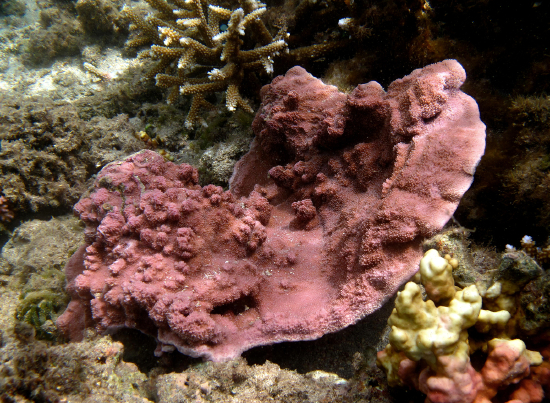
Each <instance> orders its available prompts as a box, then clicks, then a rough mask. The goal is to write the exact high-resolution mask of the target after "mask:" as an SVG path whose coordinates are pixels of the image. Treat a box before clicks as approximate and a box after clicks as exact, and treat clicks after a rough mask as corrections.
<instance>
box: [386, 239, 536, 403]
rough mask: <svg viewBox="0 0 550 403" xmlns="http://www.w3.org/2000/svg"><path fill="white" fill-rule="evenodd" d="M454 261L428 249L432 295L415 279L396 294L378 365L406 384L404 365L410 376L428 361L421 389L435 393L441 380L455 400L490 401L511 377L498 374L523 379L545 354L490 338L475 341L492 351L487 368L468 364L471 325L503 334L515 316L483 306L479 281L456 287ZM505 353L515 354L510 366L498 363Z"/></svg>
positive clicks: (424, 270)
mask: <svg viewBox="0 0 550 403" xmlns="http://www.w3.org/2000/svg"><path fill="white" fill-rule="evenodd" d="M456 266H457V262H456V261H453V259H451V258H450V257H449V256H447V257H446V258H442V257H441V256H440V255H439V253H438V252H437V251H436V250H433V249H432V250H429V251H427V252H426V253H425V255H424V257H423V258H422V260H421V262H420V277H421V282H422V284H423V285H424V287H425V289H426V293H427V294H428V297H429V298H431V299H428V300H426V301H424V300H423V299H422V290H421V288H420V286H419V285H418V284H416V283H413V282H409V283H407V284H406V285H405V288H404V289H403V291H401V292H399V293H398V294H397V299H396V301H395V308H394V310H393V312H392V314H391V316H390V318H389V320H388V323H389V324H390V326H391V332H390V335H389V341H390V344H388V346H387V347H386V348H385V349H384V350H383V351H381V352H379V353H378V365H379V366H380V367H382V368H383V369H384V370H385V371H386V373H387V375H388V383H389V384H390V385H391V386H395V385H399V384H402V379H401V377H400V376H399V374H400V373H401V372H400V370H401V371H404V372H402V373H403V374H407V375H406V376H408V377H410V376H411V374H412V373H413V372H414V373H417V372H418V374H417V376H418V375H419V373H420V372H421V371H422V368H424V367H425V366H428V367H429V368H430V370H431V372H430V376H429V378H427V379H426V384H425V386H424V389H422V390H423V391H426V393H427V394H428V396H430V394H432V395H437V393H439V392H438V390H439V388H440V387H441V386H442V385H451V386H452V387H451V389H450V390H456V391H457V392H456V393H457V397H456V399H457V400H456V401H457V402H473V401H474V400H475V398H476V395H477V397H478V398H480V399H481V400H479V401H485V402H489V401H490V400H489V398H491V397H492V396H494V395H495V394H496V393H497V389H498V388H499V387H504V386H506V385H507V383H506V382H507V381H506V379H507V378H506V379H505V378H503V379H500V378H498V377H506V376H511V374H515V375H514V376H517V377H518V379H521V378H523V377H525V376H526V375H528V373H529V366H530V365H539V364H540V363H541V362H542V357H541V355H540V354H539V353H537V352H533V351H529V350H527V349H526V348H525V343H524V342H523V341H521V340H518V339H516V340H509V339H506V338H493V339H492V340H490V341H488V342H481V343H478V342H474V343H473V344H474V345H475V347H476V348H481V349H483V350H484V351H486V352H487V353H488V358H487V362H486V365H485V366H484V369H483V370H482V371H481V372H480V373H477V372H475V370H474V369H473V368H472V366H471V364H470V353H471V351H472V347H473V346H471V345H470V339H469V334H468V330H467V329H468V328H470V327H472V326H474V325H475V326H476V329H477V330H478V331H480V332H489V331H493V330H494V329H495V328H496V329H497V330H500V331H501V333H502V336H504V337H505V334H504V332H503V331H502V330H503V329H504V328H505V326H506V324H507V322H508V321H509V320H510V316H511V315H510V313H509V312H508V311H506V310H500V311H497V312H492V311H487V310H483V309H481V306H482V299H481V296H480V293H479V291H478V289H477V287H476V286H475V285H470V286H468V287H466V288H464V289H462V290H461V289H460V288H459V287H456V286H455V285H454V280H453V278H452V268H453V267H456ZM487 291H488V292H489V291H491V290H487ZM495 292H496V290H495ZM489 294H491V292H489ZM497 294H499V293H498V292H497ZM434 300H436V301H437V302H434ZM436 303H437V306H436ZM496 349H499V350H498V351H497V350H496ZM506 354H508V355H507V357H509V358H510V357H511V358H510V360H511V361H510V364H509V365H510V366H511V367H510V368H507V367H506V366H503V365H500V364H498V363H499V362H500V361H499V360H500V359H501V358H502V357H504V356H505V355H506ZM409 360H410V361H409ZM514 360H516V361H517V362H516V361H514ZM411 362H412V364H411ZM414 362H416V363H419V364H414ZM498 365H500V366H498ZM516 367H517V368H521V369H522V370H521V371H516V372H517V374H516V372H514V371H515V369H514V368H516ZM404 368H405V369H404ZM517 368H516V369H517ZM492 377H497V378H498V379H497V378H495V379H493V378H492ZM476 379H477V380H476ZM510 379H511V378H510ZM476 382H477V386H475V387H474V384H476ZM476 388H477V389H476ZM447 392H449V390H447ZM447 392H446V393H447ZM453 393H455V392H453ZM485 398H486V400H483V399H485ZM426 401H427V402H428V401H431V400H430V399H429V398H428V399H427V400H426ZM475 401H478V400H475Z"/></svg>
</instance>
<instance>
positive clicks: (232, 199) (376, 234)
mask: <svg viewBox="0 0 550 403" xmlns="http://www.w3.org/2000/svg"><path fill="white" fill-rule="evenodd" d="M464 79H465V72H464V70H463V69H462V67H461V66H460V64H458V62H456V61H454V60H447V61H444V62H441V63H438V64H435V65H431V66H427V67H425V68H423V69H420V70H416V71H414V72H413V73H412V74H411V75H409V76H406V77H404V78H403V79H400V80H397V81H395V82H394V83H392V84H391V85H390V86H389V88H388V92H386V91H384V90H383V89H382V87H381V86H380V85H379V84H378V83H375V82H371V83H368V84H362V85H360V86H359V87H358V88H357V89H356V90H355V91H354V92H353V93H352V94H349V95H347V94H343V93H341V92H339V91H338V90H337V89H336V87H333V86H329V85H325V84H323V83H322V82H321V81H320V80H318V79H316V78H315V77H313V76H311V75H310V74H308V73H307V72H306V71H305V70H304V69H302V68H299V67H295V68H293V69H291V70H289V71H288V72H287V74H286V75H285V76H280V77H278V78H276V79H275V80H273V83H272V84H271V85H269V86H266V87H264V88H263V89H262V97H263V103H262V107H261V108H260V111H259V112H258V114H257V116H256V119H255V121H254V123H253V128H254V131H255V134H256V137H255V140H254V142H253V144H252V148H251V150H250V151H249V153H248V154H246V155H245V156H244V157H243V158H241V160H240V161H239V162H238V163H237V165H236V168H235V172H234V175H233V178H232V181H231V184H230V187H231V189H230V191H224V190H223V189H222V188H220V187H216V186H213V185H207V186H204V187H201V186H199V185H198V174H197V171H196V170H195V169H194V168H192V167H191V166H189V165H176V164H174V163H172V162H166V161H165V160H164V158H162V157H161V156H160V155H158V154H156V153H154V152H152V151H143V152H141V153H138V154H134V155H133V156H131V157H129V158H127V159H126V160H125V161H121V162H115V163H111V164H109V165H107V166H106V167H105V168H103V169H102V171H101V172H100V173H99V174H98V176H97V179H96V181H95V184H94V186H93V188H92V189H91V190H90V192H89V194H87V195H86V196H85V197H83V198H82V199H81V200H80V201H79V202H78V204H77V205H76V206H75V211H76V213H77V214H78V215H79V216H80V218H81V219H82V220H83V221H84V223H85V224H86V230H85V233H86V242H87V245H86V247H83V248H81V249H80V250H79V251H78V252H77V253H76V254H75V255H74V256H73V257H72V258H71V260H70V262H69V263H68V264H67V266H66V275H67V280H68V283H69V287H68V290H69V292H70V294H71V297H72V301H71V303H70V305H69V308H68V309H67V311H66V312H65V313H64V314H63V315H62V316H61V317H60V318H59V320H58V322H57V323H58V325H59V326H60V328H61V329H62V330H63V331H64V333H65V334H67V335H69V336H71V337H72V338H73V339H76V338H78V337H79V332H80V336H81V330H82V329H81V328H80V329H79V325H82V326H95V327H96V328H97V329H99V330H100V331H108V330H112V329H117V328H120V327H124V326H126V327H132V328H136V329H139V330H141V331H143V332H145V333H148V334H151V335H153V336H154V337H156V339H157V340H158V342H159V346H158V348H159V350H158V351H159V352H160V351H166V350H170V349H174V348H177V349H178V350H179V351H181V352H183V353H185V354H189V355H193V356H203V357H205V358H208V359H212V360H217V361H220V360H224V359H229V358H234V357H236V356H238V355H239V354H240V353H241V352H243V351H244V350H246V349H248V348H251V347H254V346H258V345H263V344H270V343H276V342H281V341H285V340H308V339H314V338H318V337H320V336H322V335H323V334H325V333H329V332H334V331H337V330H339V329H342V328H344V327H346V326H348V325H350V324H352V323H355V322H357V321H358V320H359V319H361V318H362V317H364V316H365V315H367V314H370V313H372V312H374V311H375V310H376V309H378V308H379V307H380V306H381V305H382V304H383V303H384V302H385V301H386V300H387V299H388V298H390V297H391V296H392V295H393V294H394V293H395V292H396V291H397V289H398V288H399V287H400V285H401V284H403V283H404V282H405V281H407V280H408V279H409V278H410V277H411V276H412V275H413V274H414V272H416V270H417V264H418V261H419V260H420V258H421V257H422V248H421V242H422V240H423V239H425V238H426V237H429V236H431V235H433V234H434V233H435V232H437V231H439V230H440V229H441V227H443V225H445V223H446V222H447V221H448V219H449V218H450V216H451V214H452V213H453V211H454V210H455V209H456V206H457V205H458V202H459V201H460V198H461V196H462V194H463V193H464V192H465V191H466V189H467V188H468V186H469V185H470V183H471V181H472V175H473V172H474V170H475V167H476V165H477V162H478V161H479V158H480V157H481V155H482V153H483V150H484V146H485V126H484V125H483V123H482V122H481V121H480V120H479V112H478V108H477V104H476V103H475V101H474V100H473V99H472V98H470V97H468V96H467V95H466V94H464V93H462V92H461V91H460V90H459V87H460V85H461V84H462V82H463V80H464ZM79 320H81V323H80V324H79V323H78V321H79Z"/></svg>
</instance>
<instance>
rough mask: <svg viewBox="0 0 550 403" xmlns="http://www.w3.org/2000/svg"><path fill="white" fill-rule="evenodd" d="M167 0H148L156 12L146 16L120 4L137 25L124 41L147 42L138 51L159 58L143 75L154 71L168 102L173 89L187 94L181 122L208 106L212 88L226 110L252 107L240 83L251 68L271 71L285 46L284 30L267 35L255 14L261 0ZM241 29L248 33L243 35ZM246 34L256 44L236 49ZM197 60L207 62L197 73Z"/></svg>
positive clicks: (262, 9) (192, 121) (188, 122)
mask: <svg viewBox="0 0 550 403" xmlns="http://www.w3.org/2000/svg"><path fill="white" fill-rule="evenodd" d="M173 3H174V5H176V6H177V8H176V9H174V8H173V7H172V6H171V5H169V4H168V3H167V2H166V1H164V0H150V1H149V4H150V5H151V6H152V7H153V8H154V9H155V10H156V11H157V12H156V13H155V14H154V15H151V16H148V17H147V18H141V17H139V16H138V15H137V14H136V13H134V12H133V11H131V10H130V9H129V8H125V9H124V13H125V14H126V15H127V16H128V18H129V19H130V20H131V21H132V24H133V26H132V27H133V28H135V29H137V30H139V31H140V32H139V35H138V36H137V37H135V38H133V39H130V40H129V41H128V43H127V46H129V47H138V46H143V45H148V44H150V45H151V49H150V50H147V51H144V52H141V53H140V57H146V58H152V59H160V61H159V63H158V64H157V65H156V66H155V67H154V68H153V70H152V71H151V72H150V73H149V75H150V76H151V77H155V79H156V83H157V85H158V86H159V87H162V88H170V93H169V95H168V102H174V101H175V99H176V97H177V96H178V93H180V94H182V95H192V96H193V100H192V102H191V108H190V110H189V113H188V115H187V119H186V121H185V125H186V126H187V127H189V128H191V127H193V126H194V125H195V124H197V123H199V122H201V117H200V115H199V112H200V110H201V109H203V108H208V107H212V105H211V104H209V103H208V102H207V101H206V99H205V95H206V94H209V93H212V92H220V91H225V98H226V101H225V105H226V107H227V109H228V110H230V111H234V110H235V109H236V108H237V107H240V108H243V109H244V110H246V111H248V112H250V113H252V112H253V110H252V108H251V107H250V105H249V104H248V103H247V102H246V101H245V100H244V98H242V96H241V94H240V91H241V89H240V88H241V86H242V85H241V84H242V83H243V80H246V81H248V80H249V78H248V76H249V75H250V74H251V73H253V72H257V71H262V70H265V72H267V73H268V74H270V73H272V72H273V57H274V56H276V55H277V54H278V53H279V52H281V51H282V50H284V49H285V47H286V42H285V41H284V37H285V30H284V29H281V30H280V31H279V32H278V33H277V35H276V36H275V37H272V36H271V34H270V33H269V31H268V30H267V28H266V27H265V25H264V24H263V23H262V21H261V20H260V16H261V15H262V14H263V13H264V12H265V11H266V8H265V5H264V4H262V3H260V2H258V1H257V0H241V1H240V2H239V5H240V7H239V8H237V9H235V10H233V11H231V10H229V9H226V8H223V7H220V6H215V5H212V4H208V3H207V2H206V1H205V0H193V1H188V2H184V1H173ZM224 21H225V22H226V23H224ZM222 24H223V30H220V27H221V26H222ZM251 31H252V34H251V33H250V32H251ZM245 34H248V35H247V36H248V37H246V38H243V37H245ZM251 36H252V38H254V39H253V40H254V41H257V42H259V43H260V44H261V46H258V47H254V48H252V49H249V50H244V49H242V46H243V45H244V44H245V43H248V42H250V41H251V40H252V39H251V38H250V37H251ZM253 43H254V42H253ZM174 64H175V65H176V66H177V67H176V68H174V67H173V65H174ZM200 66H213V68H212V69H210V70H209V71H208V72H207V74H206V75H203V77H200V76H198V77H197V75H196V74H197V73H196V72H195V71H194V70H196V69H197V67H200Z"/></svg>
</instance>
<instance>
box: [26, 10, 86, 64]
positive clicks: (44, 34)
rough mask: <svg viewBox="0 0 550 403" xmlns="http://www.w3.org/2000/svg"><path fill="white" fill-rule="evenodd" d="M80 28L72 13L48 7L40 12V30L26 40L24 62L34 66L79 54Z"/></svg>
mask: <svg viewBox="0 0 550 403" xmlns="http://www.w3.org/2000/svg"><path fill="white" fill-rule="evenodd" d="M83 34H84V32H83V31H82V28H81V26H80V24H79V23H78V21H77V20H76V18H75V17H74V15H73V14H72V12H71V11H70V10H67V9H59V8H57V7H49V8H46V9H44V10H42V11H41V12H40V28H38V29H36V30H35V31H34V32H33V34H32V35H31V36H30V37H29V38H28V41H27V46H26V52H25V57H24V61H25V63H27V64H29V65H31V66H36V65H44V64H47V63H50V62H51V61H52V60H54V59H57V58H60V57H64V56H76V55H79V54H80V48H81V46H82V43H83Z"/></svg>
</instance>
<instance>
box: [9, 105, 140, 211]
mask: <svg viewBox="0 0 550 403" xmlns="http://www.w3.org/2000/svg"><path fill="white" fill-rule="evenodd" d="M0 111H1V117H0V141H1V150H0V187H1V189H2V192H3V194H4V197H5V198H6V199H7V201H8V203H9V205H10V207H11V208H12V211H13V212H14V213H15V214H19V213H22V212H35V213H36V212H47V211H51V210H53V209H57V211H58V212H60V211H63V210H64V211H69V209H70V208H72V205H73V204H74V203H75V202H76V201H77V200H78V198H79V197H80V195H81V193H82V192H83V191H84V190H85V188H86V182H87V181H88V180H89V179H90V177H91V176H92V175H93V174H94V173H96V172H97V171H98V170H99V168H100V167H101V166H103V165H104V164H106V163H108V162H111V161H114V160H116V159H120V158H121V157H122V156H124V155H127V154H129V153H131V152H135V151H137V150H139V149H141V148H142V147H143V146H142V144H141V143H140V142H139V140H137V139H136V138H135V137H134V130H133V127H132V125H131V124H130V123H129V122H128V117H127V116H124V115H120V116H118V117H116V118H114V119H111V120H107V119H105V118H94V119H92V120H91V121H90V122H85V121H83V120H81V119H80V117H79V115H78V110H77V108H76V107H75V106H73V105H70V104H63V103H57V104H56V103H53V102H51V101H47V100H45V99H35V100H22V99H17V98H15V97H14V98H12V99H8V100H6V101H5V102H3V103H2V104H0Z"/></svg>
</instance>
